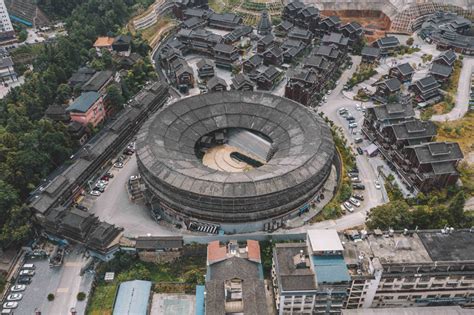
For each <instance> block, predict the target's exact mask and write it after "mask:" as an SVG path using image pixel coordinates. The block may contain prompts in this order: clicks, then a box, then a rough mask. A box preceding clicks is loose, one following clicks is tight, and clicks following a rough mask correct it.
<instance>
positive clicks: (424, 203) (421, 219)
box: [366, 178, 474, 230]
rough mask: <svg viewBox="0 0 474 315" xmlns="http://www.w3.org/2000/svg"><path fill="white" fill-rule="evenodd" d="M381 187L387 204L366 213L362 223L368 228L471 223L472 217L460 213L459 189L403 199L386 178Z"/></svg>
mask: <svg viewBox="0 0 474 315" xmlns="http://www.w3.org/2000/svg"><path fill="white" fill-rule="evenodd" d="M385 188H386V190H387V193H388V195H389V198H390V202H389V203H387V204H384V205H380V206H377V207H375V208H373V209H372V210H371V211H370V214H369V216H368V217H367V222H366V224H367V227H368V228H369V229H376V228H380V229H388V228H392V229H395V230H401V229H404V228H407V229H415V228H416V227H418V228H419V229H438V228H443V227H445V226H450V227H455V228H469V227H471V226H472V224H473V223H474V216H473V215H472V214H471V213H466V212H464V204H465V201H466V194H465V191H464V190H463V189H459V188H456V187H449V188H447V189H444V190H441V191H433V192H431V193H430V194H423V193H419V194H418V195H417V197H415V198H411V199H405V198H404V197H403V194H402V193H401V192H400V190H399V189H398V187H397V185H396V183H395V182H394V181H393V180H390V179H389V178H387V181H386V182H385Z"/></svg>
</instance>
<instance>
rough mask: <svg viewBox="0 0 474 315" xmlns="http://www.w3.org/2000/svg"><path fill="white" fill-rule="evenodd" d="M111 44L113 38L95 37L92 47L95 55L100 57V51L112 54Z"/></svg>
mask: <svg viewBox="0 0 474 315" xmlns="http://www.w3.org/2000/svg"><path fill="white" fill-rule="evenodd" d="M113 43H114V38H113V37H107V36H102V37H97V39H96V41H95V42H94V45H93V47H94V48H95V50H96V52H97V55H99V56H101V55H102V53H101V51H102V49H105V50H108V51H110V52H112V49H113V48H112V44H113Z"/></svg>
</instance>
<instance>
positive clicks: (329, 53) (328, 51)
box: [314, 45, 341, 59]
mask: <svg viewBox="0 0 474 315" xmlns="http://www.w3.org/2000/svg"><path fill="white" fill-rule="evenodd" d="M314 54H315V55H318V56H324V57H329V58H332V59H336V58H338V57H339V55H340V54H341V52H340V51H339V49H337V48H336V47H334V46H332V45H329V46H328V45H322V46H319V47H318V48H317V49H316V51H315V52H314Z"/></svg>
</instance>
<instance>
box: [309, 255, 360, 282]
mask: <svg viewBox="0 0 474 315" xmlns="http://www.w3.org/2000/svg"><path fill="white" fill-rule="evenodd" d="M313 264H314V271H315V272H316V281H317V282H318V283H323V282H326V283H337V282H349V281H351V277H350V276H349V271H348V270H347V266H346V262H345V261H344V258H343V257H342V256H339V255H329V256H319V255H313Z"/></svg>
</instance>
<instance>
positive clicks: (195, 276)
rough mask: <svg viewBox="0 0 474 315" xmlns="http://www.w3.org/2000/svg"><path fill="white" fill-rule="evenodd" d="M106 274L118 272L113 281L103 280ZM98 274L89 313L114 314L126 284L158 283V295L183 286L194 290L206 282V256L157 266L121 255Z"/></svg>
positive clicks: (124, 254)
mask: <svg viewBox="0 0 474 315" xmlns="http://www.w3.org/2000/svg"><path fill="white" fill-rule="evenodd" d="M105 272H115V279H114V281H113V282H110V283H106V282H105V281H104V280H103V278H104V277H103V275H104V274H105ZM97 273H98V275H99V280H98V282H97V286H96V287H95V289H94V292H93V293H92V294H91V295H90V305H89V307H88V310H87V314H97V315H98V314H111V313H112V307H113V303H114V299H115V295H116V292H117V289H118V286H119V284H120V282H123V281H128V280H135V279H139V280H149V281H152V282H154V283H155V284H156V285H155V288H154V290H155V291H158V292H167V293H171V292H176V290H179V289H180V288H181V287H184V288H187V289H188V290H194V289H195V287H196V285H197V284H203V283H204V276H205V274H206V256H205V255H204V256H198V257H194V256H191V257H181V258H179V259H178V260H176V261H175V262H173V263H160V264H154V263H147V262H143V261H140V260H139V259H138V257H136V256H133V255H129V254H126V253H122V252H120V253H118V254H117V255H116V257H115V258H114V259H113V260H111V261H110V262H107V263H104V264H102V265H101V266H100V267H99V270H98V272H97ZM179 292H181V291H179ZM187 293H189V291H187Z"/></svg>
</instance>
